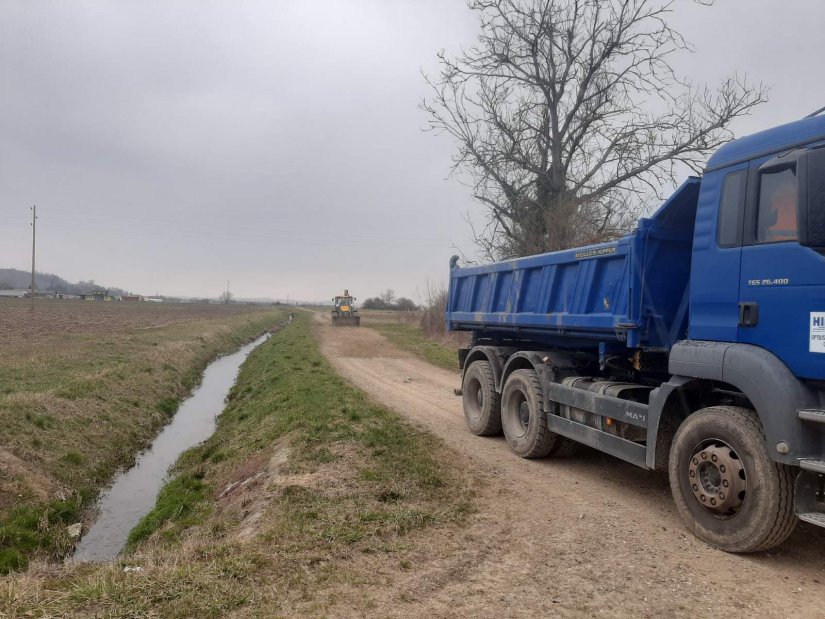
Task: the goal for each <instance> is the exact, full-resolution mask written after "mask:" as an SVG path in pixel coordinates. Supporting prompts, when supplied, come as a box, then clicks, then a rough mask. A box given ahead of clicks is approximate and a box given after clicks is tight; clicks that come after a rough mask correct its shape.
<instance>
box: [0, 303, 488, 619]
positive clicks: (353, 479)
mask: <svg viewBox="0 0 825 619" xmlns="http://www.w3.org/2000/svg"><path fill="white" fill-rule="evenodd" d="M250 480H253V481H254V480H257V481H256V482H255V483H254V484H252V485H250V486H249V489H248V490H245V491H244V492H239V493H238V494H237V495H234V494H232V493H229V495H228V496H227V492H229V490H230V489H231V488H233V487H236V486H237V485H238V484H239V483H242V482H243V483H246V482H249V481H250ZM467 481H468V480H467V478H466V477H465V474H464V473H463V472H462V471H461V469H459V468H457V467H456V466H455V462H454V458H453V457H452V456H451V455H450V454H449V453H448V452H447V451H446V449H445V448H444V447H443V445H442V444H441V443H440V441H439V440H438V439H436V438H435V437H433V436H432V435H430V434H427V433H423V432H421V431H419V430H416V429H414V428H412V427H411V426H409V425H408V424H407V423H405V422H404V421H402V420H401V419H400V418H399V417H398V416H397V415H396V414H394V413H392V412H391V411H389V410H387V409H385V408H383V407H381V406H378V405H376V404H374V403H373V402H371V401H370V400H369V399H368V398H367V397H366V395H365V394H363V393H362V392H360V391H358V390H356V389H354V388H353V387H351V386H350V385H348V384H347V383H346V382H345V381H344V380H343V379H342V378H340V377H339V376H338V375H337V374H336V373H335V372H334V370H333V369H332V368H331V367H330V366H329V364H328V363H327V362H326V361H325V360H324V359H323V357H322V356H321V354H320V352H319V350H318V346H317V344H316V342H315V340H314V338H313V337H312V335H311V332H310V328H309V318H308V317H307V316H306V315H300V316H299V318H298V319H297V320H296V321H295V322H293V324H292V325H290V326H288V327H286V328H285V329H283V330H282V331H280V332H278V333H276V334H275V335H274V336H273V337H271V338H270V339H269V340H268V341H267V342H266V343H265V344H263V345H262V346H260V347H259V348H258V349H256V350H255V351H254V352H253V353H252V354H251V355H250V356H249V358H248V359H247V361H246V362H245V363H244V365H243V366H242V368H241V372H240V375H239V378H238V382H237V383H236V385H235V386H234V387H233V389H232V391H231V393H230V396H229V398H228V403H227V406H226V409H225V410H224V412H223V414H222V415H221V416H220V417H219V418H218V424H217V429H216V432H215V434H214V435H213V436H212V437H211V438H210V439H208V440H207V441H206V442H204V443H203V444H201V445H199V446H197V447H194V448H192V449H190V450H188V451H187V452H185V453H184V454H183V455H182V456H181V458H180V459H179V461H178V463H177V464H176V466H175V469H174V476H173V478H172V479H171V480H170V482H169V483H168V484H167V485H166V486H165V488H164V489H163V490H162V492H161V494H160V496H159V498H158V500H157V503H156V506H155V508H154V509H153V510H152V512H150V514H148V515H147V516H146V517H145V518H144V519H143V520H142V521H141V523H140V524H139V525H138V527H136V528H135V529H134V530H133V531H132V534H131V537H130V549H131V553H132V554H130V555H127V556H125V557H123V558H122V559H121V560H120V561H119V562H117V563H116V564H115V565H113V566H96V567H84V566H76V567H72V568H64V569H63V570H62V571H60V572H58V573H56V574H47V575H44V576H42V577H40V578H36V579H33V578H29V579H17V578H16V579H14V580H11V581H10V582H9V584H8V587H7V588H6V590H5V591H0V616H2V614H3V612H7V613H8V614H14V613H18V614H24V613H26V612H31V613H33V614H34V615H35V616H45V615H50V614H66V615H85V614H94V613H97V614H99V615H101V616H114V617H126V616H163V617H190V616H198V617H220V616H224V615H226V614H228V613H237V616H247V615H253V616H287V615H294V614H297V613H296V608H298V607H305V608H308V609H310V611H309V612H310V614H313V613H314V614H319V613H320V614H324V613H323V612H322V610H319V609H323V608H324V607H325V605H326V604H329V603H332V601H333V600H332V599H331V598H329V599H328V597H327V596H326V594H325V591H327V590H328V589H329V588H330V587H334V586H335V585H336V584H342V585H344V586H346V585H349V584H352V583H356V582H360V581H361V580H363V579H369V578H372V577H373V575H372V574H370V572H369V571H367V572H363V571H359V570H358V569H356V568H355V567H354V564H353V561H356V562H357V559H358V557H366V556H372V555H379V556H381V557H386V558H387V559H388V560H389V561H390V564H391V565H393V566H398V565H399V564H402V565H406V566H407V567H405V568H403V569H405V570H406V569H411V568H412V563H411V560H410V557H411V556H414V554H410V553H414V552H416V551H415V548H416V546H415V544H416V543H419V542H416V541H415V540H414V539H409V535H410V534H411V533H412V532H414V531H420V530H422V529H426V528H427V527H433V526H438V527H443V526H447V525H457V524H460V523H462V522H463V521H464V519H465V517H466V515H467V514H468V513H469V512H470V511H471V510H472V500H473V499H472V497H473V493H472V490H471V489H470V488H469V487H468V484H467ZM233 484H235V486H233ZM250 514H256V516H255V517H253V516H250ZM242 532H245V535H243V536H241V533H242ZM417 552H421V550H418V551H417ZM124 565H140V566H142V572H141V573H140V575H139V576H135V575H133V574H128V573H124V571H123V566H124ZM4 596H5V597H4Z"/></svg>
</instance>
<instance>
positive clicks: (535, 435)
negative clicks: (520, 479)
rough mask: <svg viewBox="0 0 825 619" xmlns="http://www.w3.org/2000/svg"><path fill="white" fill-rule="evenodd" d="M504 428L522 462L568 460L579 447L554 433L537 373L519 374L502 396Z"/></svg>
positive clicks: (527, 371) (507, 385)
mask: <svg viewBox="0 0 825 619" xmlns="http://www.w3.org/2000/svg"><path fill="white" fill-rule="evenodd" d="M501 425H502V428H503V430H504V438H506V439H507V444H508V445H509V446H510V449H511V450H513V453H515V454H516V455H518V456H521V457H522V458H542V457H544V456H557V457H564V456H569V455H572V454H573V453H575V452H576V451H577V450H578V446H579V444H578V443H576V442H575V441H572V440H570V439H568V438H565V437H563V436H559V435H558V434H555V433H554V432H551V431H550V430H549V428H548V427H547V413H546V412H545V411H544V393H543V392H542V389H541V381H540V380H539V377H538V375H537V374H536V372H535V371H534V370H515V371H514V372H513V373H512V374H510V376H508V377H507V381H506V382H505V383H504V389H503V391H502V393H501Z"/></svg>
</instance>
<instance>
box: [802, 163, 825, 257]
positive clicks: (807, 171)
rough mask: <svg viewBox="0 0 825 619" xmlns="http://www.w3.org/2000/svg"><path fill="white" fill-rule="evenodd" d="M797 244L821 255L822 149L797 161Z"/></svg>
mask: <svg viewBox="0 0 825 619" xmlns="http://www.w3.org/2000/svg"><path fill="white" fill-rule="evenodd" d="M799 194H800V195H799V210H798V213H797V218H798V222H799V244H800V245H802V246H803V247H810V248H811V249H815V250H817V251H825V148H815V149H813V150H809V151H808V152H807V153H805V154H804V155H803V156H802V157H800V159H799Z"/></svg>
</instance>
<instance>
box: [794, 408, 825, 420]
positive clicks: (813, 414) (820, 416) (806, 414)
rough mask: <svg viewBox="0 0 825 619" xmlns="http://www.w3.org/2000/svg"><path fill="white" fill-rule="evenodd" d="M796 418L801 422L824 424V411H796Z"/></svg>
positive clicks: (809, 409) (811, 409)
mask: <svg viewBox="0 0 825 619" xmlns="http://www.w3.org/2000/svg"><path fill="white" fill-rule="evenodd" d="M796 414H797V416H798V417H799V418H800V419H802V420H803V421H816V422H818V423H825V411H823V410H818V409H813V408H808V409H804V408H803V409H802V410H798V411H796Z"/></svg>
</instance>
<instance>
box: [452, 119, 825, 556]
mask: <svg viewBox="0 0 825 619" xmlns="http://www.w3.org/2000/svg"><path fill="white" fill-rule="evenodd" d="M446 320H447V324H448V328H449V329H451V330H455V331H470V332H471V333H472V340H471V342H472V343H471V345H470V347H469V348H464V349H461V350H460V351H459V363H460V366H461V368H462V387H461V391H460V392H457V393H460V394H461V395H462V397H463V403H464V414H465V417H466V420H467V425H468V426H469V428H470V430H471V432H473V433H474V434H477V435H480V436H485V435H495V434H499V433H501V432H502V431H503V433H504V436H505V438H506V440H507V443H508V445H509V446H510V448H511V449H512V451H514V452H515V453H516V454H517V455H519V456H522V457H525V458H534V457H543V456H561V455H563V454H566V453H569V452H571V450H572V449H573V448H575V447H576V446H578V445H579V444H585V445H589V446H591V447H593V448H595V449H598V450H600V451H603V452H605V453H608V454H611V455H613V456H615V457H617V458H621V459H623V460H626V461H627V462H631V463H633V464H635V465H637V466H640V467H644V468H647V469H655V470H661V471H667V473H668V475H669V478H670V486H671V489H672V493H673V498H674V500H675V502H676V506H677V509H678V511H679V513H680V514H681V516H682V517H683V519H684V521H685V523H686V525H687V526H688V528H690V529H691V531H693V533H694V534H695V535H696V536H698V537H699V538H701V539H703V540H705V541H706V542H708V543H709V544H711V545H713V546H715V547H717V548H720V549H722V550H726V551H729V552H756V551H761V550H766V549H768V548H771V547H774V546H776V545H778V544H780V543H781V542H782V541H783V540H785V538H787V537H788V535H790V533H791V531H792V530H793V529H794V527H795V525H796V522H797V520H798V519H801V520H804V521H807V522H809V523H813V524H816V525H819V526H825V117H823V116H813V117H808V118H806V119H803V120H800V121H797V122H794V123H790V124H788V125H783V126H781V127H777V128H774V129H770V130H768V131H764V132H761V133H758V134H755V135H751V136H747V137H743V138H741V139H737V140H735V141H732V142H730V143H728V144H726V145H725V146H723V147H722V148H720V149H719V150H718V151H717V152H716V153H715V154H714V155H713V156H712V157H711V158H710V160H709V161H708V164H707V167H706V169H705V171H704V174H703V176H702V178H696V177H691V178H689V179H688V180H687V181H686V182H685V183H684V184H683V185H682V186H681V187H679V188H678V189H677V190H676V192H675V193H674V194H673V195H672V196H671V197H670V198H669V199H668V200H667V201H666V202H665V203H664V204H663V205H662V206H661V208H659V209H658V211H656V212H655V213H654V214H653V215H652V216H651V217H649V218H644V219H641V220H640V221H639V222H638V225H637V227H636V229H635V230H634V231H633V232H632V233H630V234H628V235H627V236H624V237H622V238H619V239H618V240H616V241H612V242H607V243H601V244H598V245H591V246H588V247H581V248H578V249H570V250H566V251H558V252H553V253H547V254H541V255H536V256H529V257H525V258H518V259H514V260H508V261H504V262H498V263H494V264H489V265H485V266H472V267H467V268H460V267H458V266H457V258H455V257H454V258H453V259H452V260H451V263H450V286H449V300H448V305H447V310H446ZM628 491H629V492H632V489H629V490H628Z"/></svg>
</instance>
